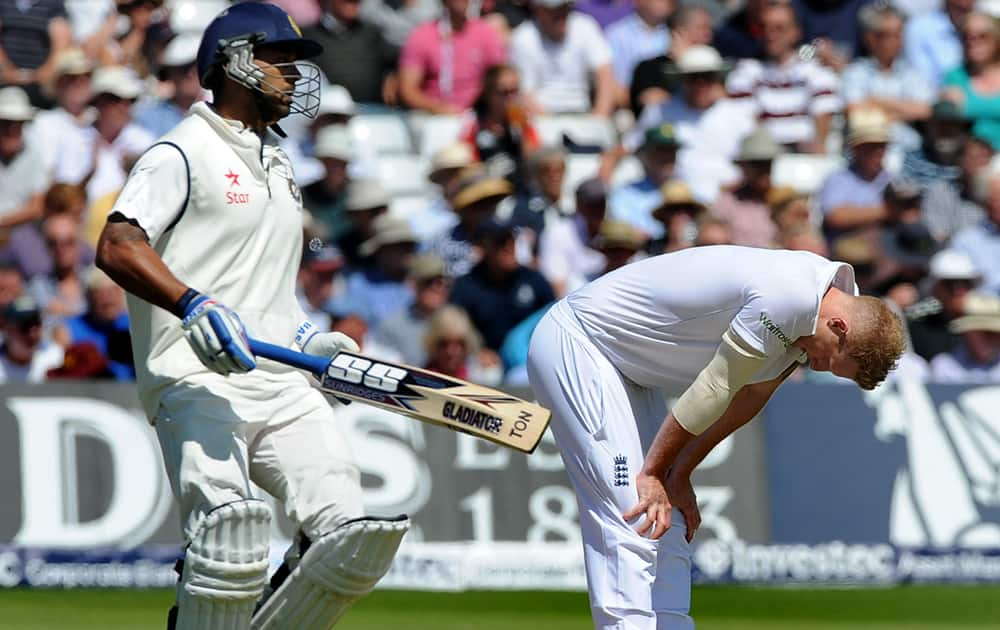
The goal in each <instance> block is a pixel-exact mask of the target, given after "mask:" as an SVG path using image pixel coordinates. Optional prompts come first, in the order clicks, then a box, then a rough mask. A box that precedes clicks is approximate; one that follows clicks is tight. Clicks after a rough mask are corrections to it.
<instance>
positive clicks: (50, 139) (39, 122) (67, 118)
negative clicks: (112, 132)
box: [30, 48, 94, 174]
mask: <svg viewBox="0 0 1000 630" xmlns="http://www.w3.org/2000/svg"><path fill="white" fill-rule="evenodd" d="M93 71H94V64H93V62H92V61H91V60H90V59H89V58H88V57H87V55H86V54H84V52H83V51H82V50H80V49H79V48H69V49H67V50H65V51H63V52H62V53H60V54H59V56H58V57H56V65H55V75H54V77H53V79H52V80H51V81H50V82H49V84H48V86H47V87H48V91H49V92H50V94H51V96H52V98H53V99H55V101H56V104H57V105H56V107H54V108H52V109H50V110H44V111H40V112H38V115H37V116H35V120H34V122H32V125H31V130H30V135H31V136H32V138H33V143H34V144H35V146H37V147H38V149H39V151H41V153H42V159H43V160H45V169H46V170H47V171H49V173H52V174H54V173H55V170H56V165H57V164H58V163H59V162H60V161H61V160H67V161H70V162H72V161H74V160H75V161H85V160H87V159H89V156H86V155H82V154H81V152H80V147H82V146H85V145H86V144H87V136H88V135H89V134H90V133H91V124H92V123H93V122H94V110H93V108H92V107H90V99H91V97H92V94H91V90H90V84H91V73H92V72H93ZM67 154H68V155H69V157H67Z"/></svg>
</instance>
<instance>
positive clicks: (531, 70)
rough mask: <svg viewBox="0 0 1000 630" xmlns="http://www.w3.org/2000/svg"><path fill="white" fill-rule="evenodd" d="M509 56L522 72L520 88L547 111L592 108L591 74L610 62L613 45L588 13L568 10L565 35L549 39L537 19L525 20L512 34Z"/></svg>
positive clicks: (583, 110)
mask: <svg viewBox="0 0 1000 630" xmlns="http://www.w3.org/2000/svg"><path fill="white" fill-rule="evenodd" d="M510 57H511V61H513V63H514V65H515V66H516V67H517V70H518V72H519V73H520V74H521V88H522V89H523V90H524V91H525V92H527V93H528V94H531V95H532V96H534V98H535V99H536V100H537V101H538V102H539V103H541V105H542V107H544V108H545V110H546V111H548V112H551V113H560V112H587V111H590V108H591V106H590V75H591V73H592V72H593V71H594V70H596V69H597V68H600V67H601V66H604V65H606V64H610V63H611V47H610V46H609V45H608V40H606V39H605V38H604V34H603V33H602V32H601V27H600V26H599V25H598V24H597V21H596V20H594V18H592V17H590V16H589V15H585V14H583V13H577V12H576V11H574V12H572V13H570V14H569V23H568V24H567V25H566V37H565V39H563V41H561V42H554V41H552V40H549V39H546V38H545V37H544V36H543V35H542V32H541V31H540V30H538V27H537V26H536V25H535V22H534V20H526V21H525V22H524V23H522V24H521V25H520V26H518V27H517V28H516V29H514V33H513V34H512V35H511V37H510Z"/></svg>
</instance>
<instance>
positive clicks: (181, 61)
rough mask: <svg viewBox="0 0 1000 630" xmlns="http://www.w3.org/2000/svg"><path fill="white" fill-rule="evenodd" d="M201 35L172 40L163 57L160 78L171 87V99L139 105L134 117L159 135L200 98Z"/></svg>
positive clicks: (147, 128)
mask: <svg viewBox="0 0 1000 630" xmlns="http://www.w3.org/2000/svg"><path fill="white" fill-rule="evenodd" d="M200 40H201V37H200V36H199V35H194V34H191V33H186V34H181V35H178V36H176V37H174V38H173V39H171V40H170V43H169V44H167V47H166V49H165V50H164V51H163V56H162V58H161V60H160V79H161V80H162V81H166V82H167V83H168V84H169V85H170V86H171V92H172V96H171V97H170V98H169V99H163V100H156V101H146V102H143V103H141V104H139V105H136V107H135V110H134V111H133V113H132V118H133V120H134V121H135V123H136V124H138V125H139V126H140V127H143V128H144V129H145V130H146V131H148V132H149V133H151V134H152V135H154V136H155V137H157V138H159V137H160V136H162V135H163V134H165V133H167V132H168V131H170V130H171V129H173V128H174V126H175V125H176V124H177V123H179V122H180V121H181V120H182V119H183V118H184V116H186V115H187V110H188V108H189V107H191V105H193V104H194V103H195V102H197V101H199V100H201V95H202V91H201V83H200V82H199V80H198V68H197V66H196V65H195V59H196V57H197V56H198V44H199V43H200Z"/></svg>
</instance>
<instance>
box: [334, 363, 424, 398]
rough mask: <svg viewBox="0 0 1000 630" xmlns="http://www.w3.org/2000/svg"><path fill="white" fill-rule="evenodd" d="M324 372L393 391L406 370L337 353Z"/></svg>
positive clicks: (342, 378)
mask: <svg viewBox="0 0 1000 630" xmlns="http://www.w3.org/2000/svg"><path fill="white" fill-rule="evenodd" d="M326 373H327V375H328V376H331V377H333V378H335V379H337V380H340V381H345V382H347V383H355V384H361V383H363V384H364V385H367V386H368V387H374V388H375V389H379V390H382V391H383V392H390V393H391V392H395V391H396V389H397V388H398V387H399V382H400V381H401V380H402V379H404V378H406V375H407V371H406V370H404V369H403V368H398V367H395V366H392V365H385V364H383V363H375V362H374V361H369V360H368V359H365V358H363V357H356V356H352V355H350V354H338V355H337V356H335V357H334V358H333V361H330V365H329V366H328V367H327V368H326Z"/></svg>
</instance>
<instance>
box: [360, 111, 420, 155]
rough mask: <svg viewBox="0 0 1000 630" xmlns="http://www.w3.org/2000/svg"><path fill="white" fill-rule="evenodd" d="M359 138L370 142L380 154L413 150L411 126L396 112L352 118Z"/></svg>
mask: <svg viewBox="0 0 1000 630" xmlns="http://www.w3.org/2000/svg"><path fill="white" fill-rule="evenodd" d="M351 127H352V128H356V132H355V133H356V134H357V137H358V139H359V140H361V141H363V142H366V143H370V144H371V146H372V147H373V148H374V149H375V152H376V153H378V154H389V155H392V154H400V153H412V152H413V140H412V138H411V137H410V128H409V127H408V126H407V124H406V120H405V119H404V118H403V117H402V116H397V115H395V114H361V115H358V116H355V117H354V118H352V119H351Z"/></svg>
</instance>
